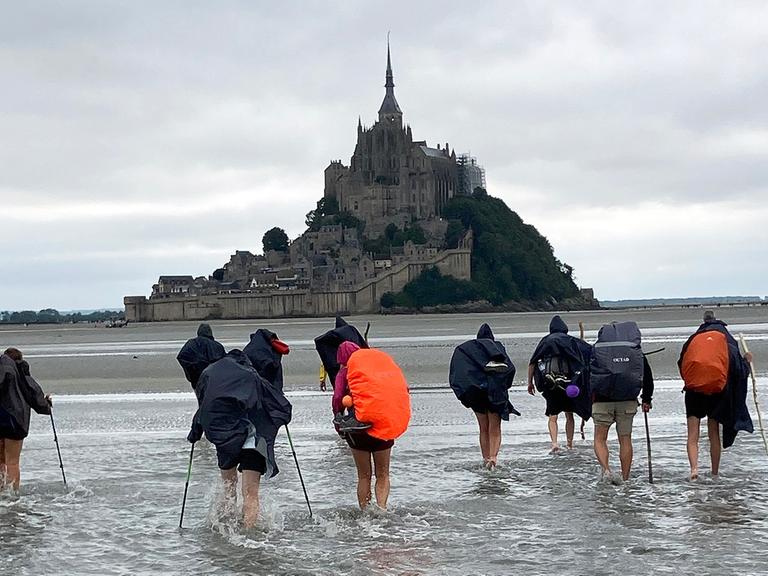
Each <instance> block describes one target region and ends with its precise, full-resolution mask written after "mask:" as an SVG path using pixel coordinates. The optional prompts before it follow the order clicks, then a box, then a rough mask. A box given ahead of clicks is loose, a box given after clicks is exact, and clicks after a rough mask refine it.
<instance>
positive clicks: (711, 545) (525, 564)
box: [0, 384, 768, 575]
mask: <svg viewBox="0 0 768 576" xmlns="http://www.w3.org/2000/svg"><path fill="white" fill-rule="evenodd" d="M142 398H143V399H140V400H134V399H132V398H130V396H117V395H113V396H112V397H110V396H109V395H105V396H103V397H100V398H96V399H93V398H88V397H73V398H69V399H62V401H61V402H60V403H59V404H58V405H57V407H56V417H57V428H58V429H59V431H60V432H59V434H60V441H61V445H62V453H63V456H64V459H65V467H66V471H67V477H68V480H69V482H70V490H69V492H68V493H67V492H65V491H64V488H63V485H62V483H61V477H60V475H59V469H58V461H57V457H56V451H55V446H54V445H53V441H52V437H51V435H50V432H49V430H48V428H47V424H48V423H47V422H46V420H45V419H43V418H35V420H34V424H35V426H34V431H33V434H32V435H31V436H30V438H29V439H28V441H27V444H26V447H25V451H24V468H23V471H24V476H25V478H24V486H23V490H22V495H21V497H20V498H18V499H16V500H14V499H11V498H10V497H9V496H7V495H6V496H2V497H0V525H2V526H3V527H4V529H3V530H2V533H0V546H1V547H2V550H3V555H4V557H5V559H6V562H5V564H4V566H3V570H4V572H3V573H7V574H158V573H163V572H164V573H169V574H251V573H258V574H340V575H344V574H350V575H353V574H354V575H357V574H361V575H362V574H425V575H426V574H457V575H458V574H509V573H525V574H587V573H588V574H619V573H624V574H626V573H631V574H644V573H654V574H671V573H684V574H687V573H694V572H695V573H701V574H722V573H725V571H728V572H731V571H734V572H736V571H740V572H742V573H745V574H759V573H764V571H765V567H766V566H768V546H766V544H767V543H768V495H766V493H765V490H764V485H765V479H766V475H767V473H768V458H767V457H766V456H765V453H764V452H763V451H762V450H763V449H762V444H761V443H760V440H759V437H758V435H753V436H746V435H739V438H738V439H737V443H736V446H734V448H732V449H730V450H728V451H726V452H725V454H724V458H723V465H722V474H721V478H719V479H717V480H713V479H712V478H711V477H710V476H709V474H703V477H702V479H701V480H700V481H698V482H695V483H691V482H689V481H687V480H686V474H687V460H686V456H685V445H684V434H685V426H684V416H683V406H682V398H681V396H680V394H679V392H678V387H677V385H676V384H669V385H663V386H661V387H660V390H659V391H658V392H657V394H656V407H655V409H654V412H653V413H652V417H651V427H652V435H653V450H654V452H653V464H654V473H655V480H656V483H655V484H654V485H649V484H648V483H647V478H646V474H647V467H646V456H645V445H644V441H643V440H644V438H643V428H642V419H640V418H638V419H637V420H636V422H635V424H636V425H635V432H636V438H635V449H636V461H635V466H634V471H633V478H632V480H631V481H630V482H629V483H627V484H625V485H623V486H619V487H616V486H612V485H608V484H603V483H601V482H599V479H598V469H597V466H596V463H595V461H594V458H593V455H592V451H591V447H590V445H589V443H588V441H589V438H591V428H592V426H591V424H588V425H587V440H586V441H581V440H578V441H577V446H576V448H575V449H574V450H573V451H570V452H567V453H565V454H564V455H562V456H550V455H549V454H547V448H548V442H547V435H546V429H545V425H546V423H545V420H544V418H543V416H542V413H543V409H544V406H543V400H542V399H541V398H540V397H535V398H532V397H529V396H528V395H527V394H524V393H522V392H518V393H515V394H513V402H514V403H515V404H516V406H517V407H518V408H519V409H520V410H521V411H522V412H523V414H524V416H523V417H521V418H516V419H514V420H513V421H512V422H510V423H505V424H504V444H503V447H502V455H501V456H502V462H501V466H500V467H499V468H498V469H497V470H495V471H494V472H488V471H486V470H484V469H483V468H482V467H481V466H480V462H479V461H480V457H479V450H478V447H477V445H476V425H475V423H474V418H473V416H472V414H471V413H470V412H469V411H467V410H465V409H464V408H463V407H462V406H461V405H460V404H459V403H458V402H457V401H456V400H455V398H454V397H453V396H452V395H451V394H450V393H443V392H421V393H415V394H414V395H413V408H414V410H413V412H414V419H413V424H412V426H411V428H410V430H409V431H408V433H407V434H406V435H405V436H404V437H403V438H402V439H400V440H399V441H398V442H397V445H396V446H395V449H394V451H393V464H392V481H393V487H392V494H391V497H390V509H389V511H388V512H386V513H382V512H379V513H374V512H366V513H361V512H359V511H358V510H357V509H356V506H355V492H354V490H355V473H354V466H353V464H352V460H351V456H350V455H349V451H348V449H347V447H346V444H344V443H342V442H341V441H339V440H338V439H337V438H336V437H335V434H334V433H333V432H332V431H331V429H330V426H329V418H328V416H329V410H328V407H327V402H328V397H327V396H321V395H319V394H312V395H308V394H304V395H292V397H291V400H292V402H293V403H294V413H295V419H294V422H293V424H292V426H291V432H292V436H293V439H294V443H295V446H296V450H297V453H298V457H299V461H300V464H301V467H302V472H303V474H304V478H305V480H306V482H307V488H308V491H309V494H310V498H311V500H312V505H313V509H314V512H315V516H314V518H313V519H311V520H310V519H309V517H308V514H307V510H306V505H305V503H304V500H303V495H302V492H301V487H300V484H299V481H298V477H297V474H296V469H295V467H294V465H293V462H292V458H291V454H290V450H289V448H288V445H287V441H286V438H285V436H284V434H281V436H280V437H279V439H278V459H279V464H280V467H281V473H280V475H279V476H277V477H276V478H274V479H272V480H271V481H269V482H266V483H264V484H263V498H264V510H265V512H264V515H265V517H266V518H265V520H264V522H263V526H262V527H261V528H260V529H257V530H254V531H252V532H250V533H247V532H244V531H242V530H240V529H239V528H238V526H237V523H236V522H235V521H233V520H231V519H227V518H224V519H223V520H222V519H218V520H217V519H216V518H217V515H218V514H217V511H218V507H217V506H216V505H215V502H216V498H215V494H216V491H217V482H216V478H217V475H218V474H217V470H216V463H215V453H214V450H213V449H212V447H211V446H209V445H205V443H202V444H200V445H199V449H198V450H197V451H196V454H195V460H194V466H193V473H192V482H191V484H190V492H189V499H188V502H187V510H186V513H185V529H184V530H181V531H180V530H179V529H178V527H177V525H178V514H179V510H180V503H181V496H182V492H183V488H184V479H185V474H186V465H187V459H188V455H189V445H188V444H187V443H186V442H185V441H184V434H185V432H186V429H187V424H188V420H189V417H190V415H191V413H192V411H193V409H194V407H195V402H194V400H193V398H192V397H191V395H188V394H170V395H169V394H165V395H158V397H157V398H154V399H153V398H152V397H151V395H145V396H143V397H142ZM703 444H704V446H706V442H703ZM612 448H613V449H614V450H615V443H612ZM612 456H613V458H614V460H615V459H616V454H615V452H614V453H613V455H612ZM708 461H709V458H708V455H707V454H706V453H705V452H704V453H702V463H701V464H702V468H703V469H705V468H706V466H707V465H708Z"/></svg>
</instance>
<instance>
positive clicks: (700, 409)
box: [685, 390, 723, 419]
mask: <svg viewBox="0 0 768 576" xmlns="http://www.w3.org/2000/svg"><path fill="white" fill-rule="evenodd" d="M722 399H723V395H722V393H721V394H702V393H700V392H691V391H690V390H686V391H685V417H686V418H690V417H691V416H694V417H696V418H699V419H701V418H705V417H706V418H711V417H712V414H714V413H715V410H716V409H717V407H718V405H719V404H720V402H721V401H722Z"/></svg>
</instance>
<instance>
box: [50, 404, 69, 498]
mask: <svg viewBox="0 0 768 576" xmlns="http://www.w3.org/2000/svg"><path fill="white" fill-rule="evenodd" d="M50 416H51V428H53V441H54V442H56V453H57V454H58V455H59V468H61V478H62V479H63V480H64V489H65V490H66V489H67V476H66V474H64V462H63V461H62V459H61V448H59V437H58V436H57V435H56V424H54V423H53V408H51V412H50Z"/></svg>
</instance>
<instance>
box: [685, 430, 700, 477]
mask: <svg viewBox="0 0 768 576" xmlns="http://www.w3.org/2000/svg"><path fill="white" fill-rule="evenodd" d="M700 424H701V419H699V418H696V416H689V417H688V442H687V443H686V446H685V447H686V450H688V463H689V464H690V465H691V480H696V479H697V478H698V477H699V427H700Z"/></svg>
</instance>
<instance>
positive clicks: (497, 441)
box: [488, 412, 501, 466]
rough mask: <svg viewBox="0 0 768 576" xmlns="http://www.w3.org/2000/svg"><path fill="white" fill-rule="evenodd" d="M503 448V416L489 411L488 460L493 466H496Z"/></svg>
mask: <svg viewBox="0 0 768 576" xmlns="http://www.w3.org/2000/svg"><path fill="white" fill-rule="evenodd" d="M499 450H501V416H499V415H498V414H495V413H493V412H489V413H488V460H489V462H490V465H491V466H496V460H497V459H498V457H499Z"/></svg>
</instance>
